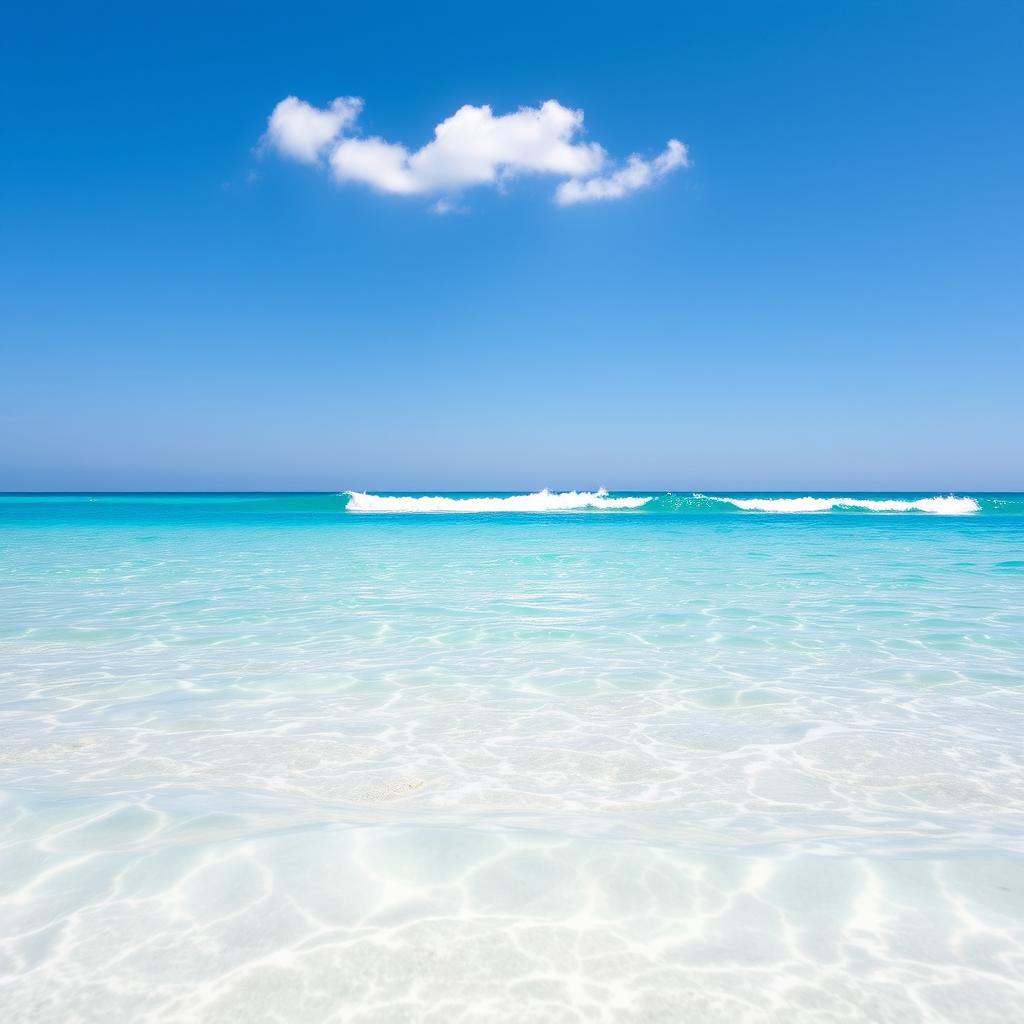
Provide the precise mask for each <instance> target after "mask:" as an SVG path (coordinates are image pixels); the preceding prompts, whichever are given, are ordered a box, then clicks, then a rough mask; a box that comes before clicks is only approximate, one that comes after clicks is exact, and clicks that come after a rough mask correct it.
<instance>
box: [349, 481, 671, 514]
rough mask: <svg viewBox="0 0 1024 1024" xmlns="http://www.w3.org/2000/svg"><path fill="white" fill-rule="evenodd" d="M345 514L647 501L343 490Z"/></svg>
mask: <svg viewBox="0 0 1024 1024" xmlns="http://www.w3.org/2000/svg"><path fill="white" fill-rule="evenodd" d="M345 493H346V494H347V495H348V499H349V500H348V504H347V505H346V506H345V509H346V511H348V512H578V511H583V510H586V509H591V510H609V509H631V508H640V507H642V506H643V505H646V504H647V502H648V501H650V500H651V499H650V498H649V497H647V498H639V497H637V498H609V497H608V492H607V491H606V490H605V489H604V488H603V487H602V488H601V489H600V490H598V491H563V492H561V493H559V492H554V491H549V490H547V489H546V488H545V489H544V490H543V491H537V492H536V493H535V494H513V495H509V496H508V497H502V498H444V497H421V498H414V497H404V496H403V497H396V496H393V495H383V494H365V493H363V492H361V491H346V492H345Z"/></svg>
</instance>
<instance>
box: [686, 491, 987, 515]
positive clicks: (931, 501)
mask: <svg viewBox="0 0 1024 1024" xmlns="http://www.w3.org/2000/svg"><path fill="white" fill-rule="evenodd" d="M694 497H695V498H700V499H702V500H704V501H717V502H722V503H724V504H727V505H733V506H734V507H735V508H738V509H742V510H743V511H744V512H782V513H787V512H788V513H799V512H831V511H832V509H851V510H856V511H861V512H929V513H931V514H932V515H943V516H965V515H973V514H974V513H975V512H980V511H981V505H979V504H978V502H977V500H976V499H975V498H958V497H954V496H953V495H946V496H941V495H940V496H936V497H934V498H907V499H902V498H882V499H876V498H812V497H810V496H808V497H806V498H720V497H715V496H714V495H710V494H695V495H694Z"/></svg>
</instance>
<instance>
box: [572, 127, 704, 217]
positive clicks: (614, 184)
mask: <svg viewBox="0 0 1024 1024" xmlns="http://www.w3.org/2000/svg"><path fill="white" fill-rule="evenodd" d="M689 166H690V157H689V154H688V153H687V151H686V147H685V146H684V145H683V144H682V143H681V142H680V141H679V140H678V139H669V142H668V145H667V146H666V147H665V152H664V153H662V154H661V155H660V156H658V157H655V158H654V159H653V160H644V159H642V158H641V157H639V156H637V155H636V154H635V153H634V154H633V155H632V156H631V157H630V158H629V160H628V161H627V162H626V166H625V167H623V168H622V169H621V170H618V171H615V172H614V173H612V174H609V175H606V176H605V177H603V178H601V177H596V178H587V179H585V180H583V179H580V178H571V179H570V180H569V181H563V182H562V184H561V185H559V186H558V188H557V189H556V190H555V199H556V200H557V201H558V202H559V203H561V205H562V206H568V205H570V204H571V203H591V202H594V201H595V200H598V199H622V197H623V196H627V195H629V193H630V192H636V191H637V190H638V189H641V188H647V187H648V186H649V185H653V184H654V182H656V181H657V180H658V179H659V178H664V177H665V175H666V174H668V173H669V172H671V171H674V170H675V169H676V168H677V167H689Z"/></svg>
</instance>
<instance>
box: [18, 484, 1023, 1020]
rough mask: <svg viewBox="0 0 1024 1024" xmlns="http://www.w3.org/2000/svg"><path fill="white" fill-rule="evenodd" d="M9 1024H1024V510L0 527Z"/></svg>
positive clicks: (594, 507)
mask: <svg viewBox="0 0 1024 1024" xmlns="http://www.w3.org/2000/svg"><path fill="white" fill-rule="evenodd" d="M0 1007H2V1009H0V1017H2V1019H3V1020H4V1021H6V1022H22V1021H24V1022H33V1024H36V1022H51V1021H52V1022H61V1024H66V1022H69V1021H87V1022H91V1021H102V1022H104V1024H109V1022H111V1021H132V1022H139V1021H153V1022H157V1021H160V1022H164V1021H197V1022H200V1021H201V1022H204V1024H206V1022H220V1021H225V1022H226V1021H239V1022H241V1021H245V1022H253V1021H301V1022H318V1021H345V1022H349V1021H352V1022H375V1024H376V1022H405V1021H409V1022H420V1021H424V1022H427V1021H429V1022H438V1024H442V1022H444V1024H449V1022H481V1024H483V1022H494V1021H515V1022H549V1021H552V1022H554V1021H559V1022H560V1021H579V1022H583V1021H587V1022H589V1021H601V1022H604V1021H607V1022H620V1021H621V1022H641V1021H643V1022H665V1024H680V1022H700V1024H707V1022H712V1024H717V1022H722V1024H742V1022H749V1024H761V1022H766V1024H767V1022H779V1024H782V1022H785V1024H805V1022H806V1024H810V1022H814V1024H823V1022H862V1021H863V1022H870V1024H880V1022H899V1024H913V1022H921V1024H925V1022H929V1024H930V1022H965V1024H966V1022H970V1024H984V1022H992V1024H996V1022H998V1024H1006V1022H1008V1021H1011V1020H1016V1019H1020V1016H1021V1013H1022V1007H1024V495H1019V494H979V493H970V494H957V495H943V494H935V493H930V494H917V495H907V494H859V493H856V492H855V493H852V494H851V493H841V492H836V493H834V494H831V495H807V494H792V495H781V494H735V495H724V494H715V495H702V494H691V493H689V492H686V493H680V494H654V493H652V492H644V491H636V492H631V493H629V494H614V493H613V494H607V493H605V492H569V493H561V494H558V493H548V492H540V493H538V494H533V495H507V494H492V495H478V494H452V495H372V494H363V493H347V494H189V495H179V494H147V495H134V494H133V495H114V494H95V495H85V494H81V495H6V496H0Z"/></svg>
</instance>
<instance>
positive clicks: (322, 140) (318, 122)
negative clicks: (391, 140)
mask: <svg viewBox="0 0 1024 1024" xmlns="http://www.w3.org/2000/svg"><path fill="white" fill-rule="evenodd" d="M362 109H363V101H362V100H361V99H359V98H358V97H356V96H339V97H338V98H337V99H335V100H331V102H330V103H329V104H328V105H327V107H326V108H325V109H323V110H320V109H318V108H317V107H311V106H310V105H309V104H308V103H304V102H303V101H302V100H300V99H299V98H298V97H296V96H289V97H288V98H287V99H283V100H281V102H280V103H278V105H277V106H276V107H274V111H273V113H272V114H271V115H270V118H269V119H268V121H267V133H266V135H264V136H263V140H264V143H265V144H267V145H269V146H272V147H273V148H274V149H276V150H277V151H278V152H279V153H283V154H284V155H285V156H289V157H291V158H292V159H293V160H301V161H302V162H303V163H307V164H314V163H316V162H317V160H318V159H319V158H320V154H321V152H323V150H324V149H326V148H327V146H329V145H330V144H331V143H332V142H334V140H335V139H336V138H337V137H338V136H339V135H340V134H341V133H342V132H343V131H344V130H345V129H346V128H348V127H349V126H350V125H353V124H355V121H356V118H357V117H358V116H359V111H360V110H362Z"/></svg>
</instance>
